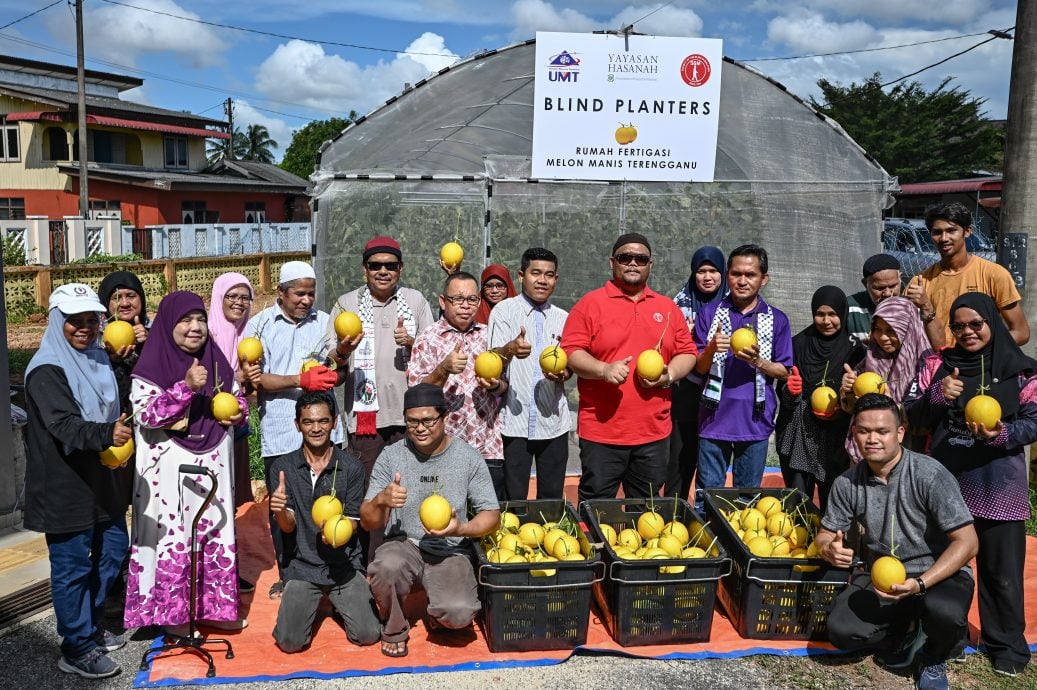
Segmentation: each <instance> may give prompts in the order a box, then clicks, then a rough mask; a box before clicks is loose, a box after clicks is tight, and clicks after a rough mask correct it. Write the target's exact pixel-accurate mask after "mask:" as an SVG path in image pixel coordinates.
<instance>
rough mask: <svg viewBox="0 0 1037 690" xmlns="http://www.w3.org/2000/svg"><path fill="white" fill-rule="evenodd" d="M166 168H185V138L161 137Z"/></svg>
mask: <svg viewBox="0 0 1037 690" xmlns="http://www.w3.org/2000/svg"><path fill="white" fill-rule="evenodd" d="M162 140H163V143H164V145H165V151H166V167H167V168H186V167H187V137H163V138H162Z"/></svg>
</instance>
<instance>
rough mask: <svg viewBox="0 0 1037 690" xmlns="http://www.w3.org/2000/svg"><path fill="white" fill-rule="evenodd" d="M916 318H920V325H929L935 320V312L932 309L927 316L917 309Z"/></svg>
mask: <svg viewBox="0 0 1037 690" xmlns="http://www.w3.org/2000/svg"><path fill="white" fill-rule="evenodd" d="M918 318H920V319H921V320H922V323H931V322H932V320H933V319H935V318H936V310H935V309H933V310H932V311H931V312H929V313H928V314H923V313H922V310H921V309H919V310H918Z"/></svg>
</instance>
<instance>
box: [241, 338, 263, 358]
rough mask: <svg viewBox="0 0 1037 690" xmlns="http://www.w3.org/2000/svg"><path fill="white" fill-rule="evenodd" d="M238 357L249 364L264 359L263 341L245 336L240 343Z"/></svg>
mask: <svg viewBox="0 0 1037 690" xmlns="http://www.w3.org/2000/svg"><path fill="white" fill-rule="evenodd" d="M238 359H240V360H241V361H243V362H248V363H249V364H255V363H256V362H258V361H259V360H261V359H263V343H262V342H261V341H260V340H259V338H254V337H249V338H243V339H242V340H241V342H240V343H238Z"/></svg>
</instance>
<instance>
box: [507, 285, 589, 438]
mask: <svg viewBox="0 0 1037 690" xmlns="http://www.w3.org/2000/svg"><path fill="white" fill-rule="evenodd" d="M568 316H569V312H567V311H565V310H564V309H561V308H559V307H556V306H554V305H553V304H551V303H550V302H545V303H544V304H542V305H536V304H534V303H533V302H532V301H531V300H530V299H529V298H528V297H526V295H525V294H522V295H519V296H517V297H509V298H508V299H506V300H504V301H503V302H501V303H500V304H498V305H497V306H496V307H494V308H493V311H491V312H490V324H489V328H490V334H491V335H490V347H500V346H502V345H504V344H505V343H507V342H509V341H511V340H514V339H515V338H516V337H517V336H518V334H519V329H520V328H521V327H522V326H525V327H526V340H527V341H529V343H530V344H531V345H532V346H533V352H532V353H531V354H530V355H529V357H526V358H525V359H513V360H511V364H509V365H508V386H509V387H508V390H507V394H506V398H505V402H504V410H503V411H502V412H501V417H502V418H503V426H502V428H501V432H502V433H503V434H504V435H505V436H515V437H521V438H528V439H532V440H536V441H539V440H546V439H552V438H557V437H558V436H561V435H563V434H567V433H569V430H570V428H571V426H572V419H571V415H570V413H569V403H568V401H567V400H566V398H565V385H564V384H562V383H558V382H557V381H551V380H549V379H546V378H544V373H543V371H541V369H540V353H541V352H543V351H544V349H545V348H547V347H549V346H551V345H555V344H557V343H558V341H559V339H560V338H561V337H562V329H563V328H564V327H565V319H566V318H567V317H568Z"/></svg>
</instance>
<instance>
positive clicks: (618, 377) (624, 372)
mask: <svg viewBox="0 0 1037 690" xmlns="http://www.w3.org/2000/svg"><path fill="white" fill-rule="evenodd" d="M633 360H634V357H633V355H630V356H628V357H627V358H626V359H620V360H617V361H615V362H611V363H609V364H606V365H605V369H604V371H602V373H601V378H602V379H604V380H605V381H607V382H608V383H611V384H612V385H614V386H618V385H619V384H621V383H623V382H624V381H626V380H627V376H629V375H630V362H632V361H633Z"/></svg>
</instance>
